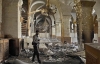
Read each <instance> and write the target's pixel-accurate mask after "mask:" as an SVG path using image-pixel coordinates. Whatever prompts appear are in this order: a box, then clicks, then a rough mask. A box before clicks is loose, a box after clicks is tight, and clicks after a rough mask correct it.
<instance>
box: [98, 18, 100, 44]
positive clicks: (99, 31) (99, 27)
mask: <svg viewBox="0 0 100 64" xmlns="http://www.w3.org/2000/svg"><path fill="white" fill-rule="evenodd" d="M98 42H99V43H100V19H99V20H98Z"/></svg>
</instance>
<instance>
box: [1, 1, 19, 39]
mask: <svg viewBox="0 0 100 64" xmlns="http://www.w3.org/2000/svg"><path fill="white" fill-rule="evenodd" d="M18 1H19V0H2V6H3V9H2V13H3V15H2V30H3V32H4V34H5V35H9V36H10V37H13V38H20V37H21V29H20V28H21V22H20V18H19V17H20V15H19V13H20V12H19V9H18V8H19V7H18ZM19 25H20V26H19Z"/></svg>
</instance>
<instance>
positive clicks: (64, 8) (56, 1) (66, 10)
mask: <svg viewBox="0 0 100 64" xmlns="http://www.w3.org/2000/svg"><path fill="white" fill-rule="evenodd" d="M30 1H31V6H30V8H31V12H32V11H35V10H37V9H39V8H42V7H43V6H44V5H46V2H47V0H30ZM49 1H50V4H53V5H55V6H56V7H57V9H58V11H59V12H60V13H61V14H62V15H71V11H72V8H73V6H74V0H49ZM89 1H96V4H95V6H94V10H95V13H96V14H97V16H98V18H100V12H99V11H100V9H99V6H100V0H89Z"/></svg>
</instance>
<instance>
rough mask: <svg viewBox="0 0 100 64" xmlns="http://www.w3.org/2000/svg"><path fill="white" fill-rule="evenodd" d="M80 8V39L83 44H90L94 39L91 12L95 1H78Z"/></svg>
mask: <svg viewBox="0 0 100 64" xmlns="http://www.w3.org/2000/svg"><path fill="white" fill-rule="evenodd" d="M80 3H81V7H82V18H81V20H82V37H83V42H84V43H92V39H93V37H94V29H93V16H92V10H93V6H94V4H95V3H96V2H95V1H87V0H84V1H80Z"/></svg>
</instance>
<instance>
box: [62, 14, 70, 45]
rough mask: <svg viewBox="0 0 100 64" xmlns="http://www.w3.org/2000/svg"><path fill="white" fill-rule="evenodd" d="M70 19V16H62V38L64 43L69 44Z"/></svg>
mask: <svg viewBox="0 0 100 64" xmlns="http://www.w3.org/2000/svg"><path fill="white" fill-rule="evenodd" d="M70 18H71V16H70V15H63V28H62V30H63V31H64V32H63V38H64V41H66V42H68V43H71V37H70V21H69V19H70Z"/></svg>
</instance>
